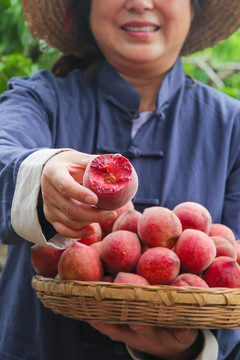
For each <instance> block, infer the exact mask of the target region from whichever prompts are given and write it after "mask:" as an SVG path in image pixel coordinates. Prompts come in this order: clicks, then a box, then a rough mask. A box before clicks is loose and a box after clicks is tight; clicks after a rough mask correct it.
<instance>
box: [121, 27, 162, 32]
mask: <svg viewBox="0 0 240 360" xmlns="http://www.w3.org/2000/svg"><path fill="white" fill-rule="evenodd" d="M157 29H158V27H157V26H139V27H137V26H129V27H124V30H127V31H139V32H149V31H156V30H157Z"/></svg>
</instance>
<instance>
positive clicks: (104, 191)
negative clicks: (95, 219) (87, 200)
mask: <svg viewBox="0 0 240 360" xmlns="http://www.w3.org/2000/svg"><path fill="white" fill-rule="evenodd" d="M83 185H84V186H86V187H87V188H89V189H90V190H92V191H93V192H94V193H95V194H96V195H97V196H98V203H97V204H96V206H97V207H98V208H100V209H109V210H114V209H118V208H120V207H122V206H124V205H125V204H127V203H128V202H129V201H130V200H131V199H132V198H133V197H134V195H135V194H136V192H137V189H138V176H137V173H136V171H135V169H134V167H133V166H132V164H131V163H130V162H129V160H128V159H127V158H125V157H124V156H122V155H120V154H105V155H99V156H97V157H96V158H94V159H93V160H92V161H90V162H89V164H88V165H87V167H86V170H85V172H84V175H83Z"/></svg>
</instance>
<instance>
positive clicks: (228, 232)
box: [209, 223, 236, 246]
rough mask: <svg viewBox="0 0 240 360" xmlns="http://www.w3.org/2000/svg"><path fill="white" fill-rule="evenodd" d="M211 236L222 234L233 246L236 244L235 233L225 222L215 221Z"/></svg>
mask: <svg viewBox="0 0 240 360" xmlns="http://www.w3.org/2000/svg"><path fill="white" fill-rule="evenodd" d="M209 236H221V237H223V238H225V239H227V240H228V241H229V242H230V243H231V244H232V245H233V246H235V240H236V239H235V235H234V233H233V231H232V229H230V228H229V227H228V226H226V225H224V224H217V223H214V224H212V225H211V228H210V232H209Z"/></svg>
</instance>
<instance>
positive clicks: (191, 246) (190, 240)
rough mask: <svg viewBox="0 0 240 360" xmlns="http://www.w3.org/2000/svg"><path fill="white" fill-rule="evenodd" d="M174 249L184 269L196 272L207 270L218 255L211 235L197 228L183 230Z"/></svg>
mask: <svg viewBox="0 0 240 360" xmlns="http://www.w3.org/2000/svg"><path fill="white" fill-rule="evenodd" d="M174 251H175V253H176V254H177V255H178V257H179V259H180V261H181V265H182V268H183V269H184V271H185V272H191V273H195V274H198V273H200V272H202V271H203V270H205V269H206V268H207V267H208V266H209V265H210V264H211V263H212V261H213V260H214V258H215V256H216V246H215V244H214V242H213V240H212V239H211V237H210V236H209V235H207V234H206V233H205V232H203V231H200V230H195V229H186V230H184V231H183V232H182V234H181V235H180V237H179V239H178V240H177V242H176V245H175V249H174Z"/></svg>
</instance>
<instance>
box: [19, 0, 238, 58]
mask: <svg viewBox="0 0 240 360" xmlns="http://www.w3.org/2000/svg"><path fill="white" fill-rule="evenodd" d="M71 1H72V0H22V7H23V13H24V16H25V18H26V20H27V22H28V27H29V29H30V31H31V33H32V35H33V37H34V38H35V39H42V40H45V42H46V43H47V44H49V45H51V46H52V47H54V48H56V49H58V50H60V51H61V52H63V53H65V54H72V55H78V46H79V45H78V44H79V42H78V32H77V29H76V28H74V27H73V28H72V29H71V30H70V31H69V33H68V35H67V36H66V34H65V33H64V21H65V17H66V13H67V10H68V9H69V5H70V4H71ZM78 1H80V0H78ZM200 3H201V7H202V10H201V12H200V14H199V16H195V18H194V20H193V22H192V25H191V29H190V32H189V35H188V37H187V39H186V41H185V44H184V46H183V49H182V55H189V54H191V53H194V52H196V51H200V50H203V49H205V48H207V47H211V46H213V45H215V44H217V43H219V42H220V41H222V40H223V39H225V38H227V37H229V36H230V35H231V34H232V33H233V32H234V31H235V30H237V29H238V28H239V27H240V0H200Z"/></svg>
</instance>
